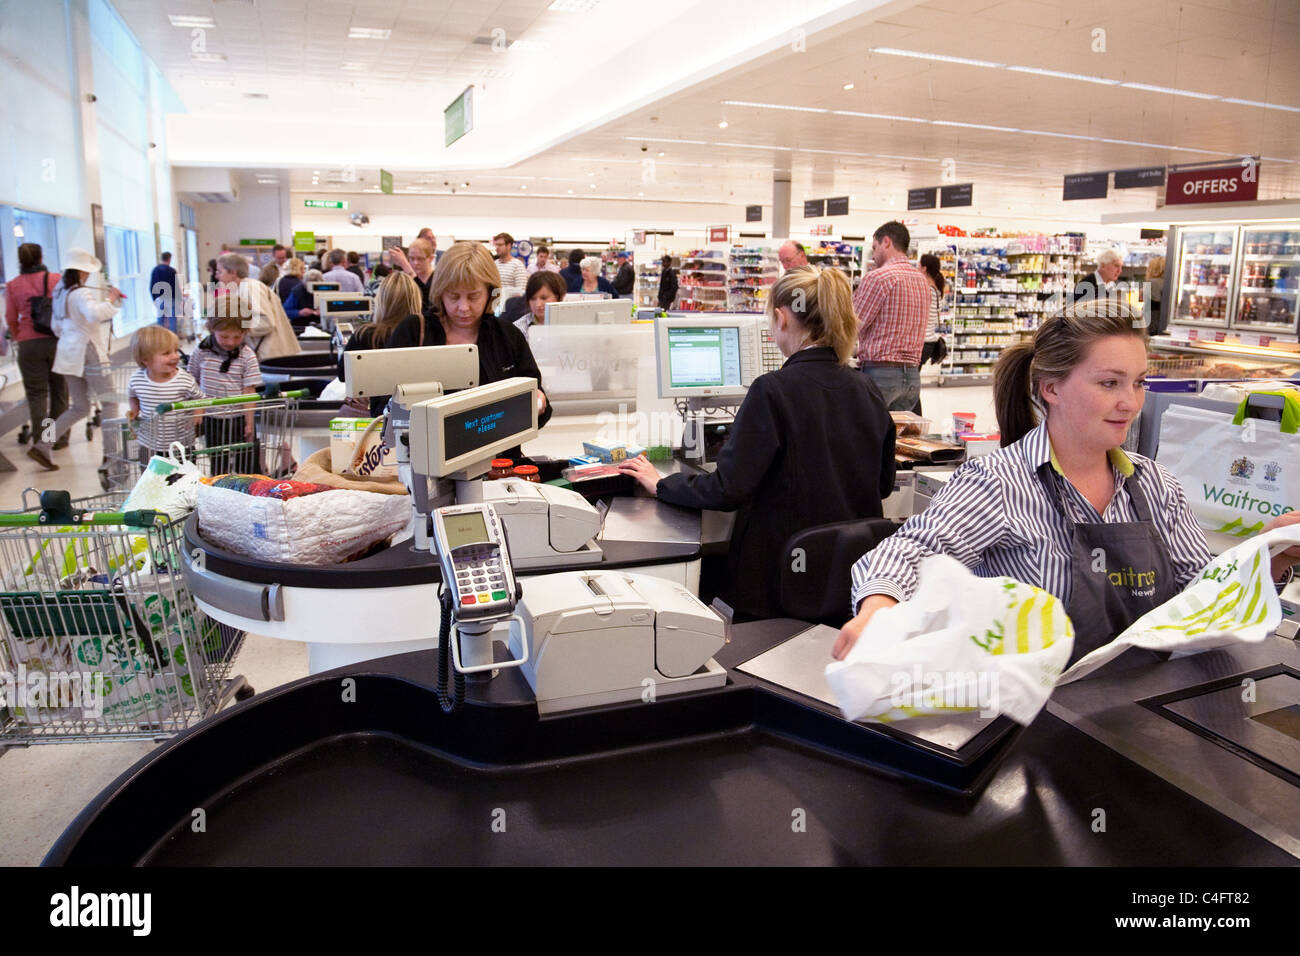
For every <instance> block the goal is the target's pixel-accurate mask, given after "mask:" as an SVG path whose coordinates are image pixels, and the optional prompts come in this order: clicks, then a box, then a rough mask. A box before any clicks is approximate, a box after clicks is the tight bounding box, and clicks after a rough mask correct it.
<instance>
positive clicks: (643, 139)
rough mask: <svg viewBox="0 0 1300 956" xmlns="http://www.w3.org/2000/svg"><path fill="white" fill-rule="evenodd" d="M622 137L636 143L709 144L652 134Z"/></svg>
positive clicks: (701, 141) (700, 140)
mask: <svg viewBox="0 0 1300 956" xmlns="http://www.w3.org/2000/svg"><path fill="white" fill-rule="evenodd" d="M623 138H624V139H630V140H632V141H633V142H636V143H683V144H685V145H687V146H708V145H709V144H708V143H707V142H705V141H704V140H702V139H662V138H656V137H654V136H624V137H623Z"/></svg>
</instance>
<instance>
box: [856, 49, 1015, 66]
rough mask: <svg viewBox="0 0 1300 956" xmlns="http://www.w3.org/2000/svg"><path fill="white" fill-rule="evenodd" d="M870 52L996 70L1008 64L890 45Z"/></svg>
mask: <svg viewBox="0 0 1300 956" xmlns="http://www.w3.org/2000/svg"><path fill="white" fill-rule="evenodd" d="M870 52H872V53H887V54H889V55H890V56H910V57H913V58H915V59H917V60H937V61H939V62H940V63H962V64H964V65H966V66H987V67H990V68H992V69H995V70H996V69H1000V68H1001V67H1003V66H1005V65H1006V64H1004V63H994V62H992V61H991V60H972V59H970V58H968V57H964V56H948V55H947V54H944V53H920V52H918V51H916V50H897V49H895V48H893V47H888V46H878V47H873V48H872V49H871V51H870Z"/></svg>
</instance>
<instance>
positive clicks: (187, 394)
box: [126, 368, 204, 452]
mask: <svg viewBox="0 0 1300 956" xmlns="http://www.w3.org/2000/svg"><path fill="white" fill-rule="evenodd" d="M126 394H127V397H128V398H134V399H135V400H136V401H137V402H139V403H140V421H139V423H138V426H139V440H140V443H141V444H142V445H144V446H145V447H146V448H148V449H150V450H151V451H164V452H165V451H166V450H167V449H168V448H169V447H170V446H171V443H172V442H174V441H178V442H180V443H181V444H182V445H184V446H185V447H186V448H192V447H194V413H193V412H168V413H167V414H166V415H164V416H161V417H160V416H159V415H158V406H159V405H161V404H162V403H164V402H184V401H189V400H190V399H194V398H203V397H204V396H203V392H202V391H201V390H200V389H199V383H198V382H196V381H194V376H193V375H191V374H190V373H189V372H183V371H178V372H177V373H176V374H175V375H174V376H173V377H172V378H170V379H169V380H167V381H166V382H155V381H154V380H153V379H151V378H150V377H149V373H148V372H146V371H145V370H144V369H142V368H138V369H136V370H135V373H134V374H133V375H132V376H131V378H130V380H129V381H128V382H127V385H126Z"/></svg>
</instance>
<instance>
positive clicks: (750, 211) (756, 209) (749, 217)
mask: <svg viewBox="0 0 1300 956" xmlns="http://www.w3.org/2000/svg"><path fill="white" fill-rule="evenodd" d="M762 221H763V207H762V206H746V207H745V222H762Z"/></svg>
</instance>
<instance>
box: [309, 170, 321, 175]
mask: <svg viewBox="0 0 1300 956" xmlns="http://www.w3.org/2000/svg"><path fill="white" fill-rule="evenodd" d="M311 174H312V175H313V176H319V175H320V170H319V169H313V170H312V171H311Z"/></svg>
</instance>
